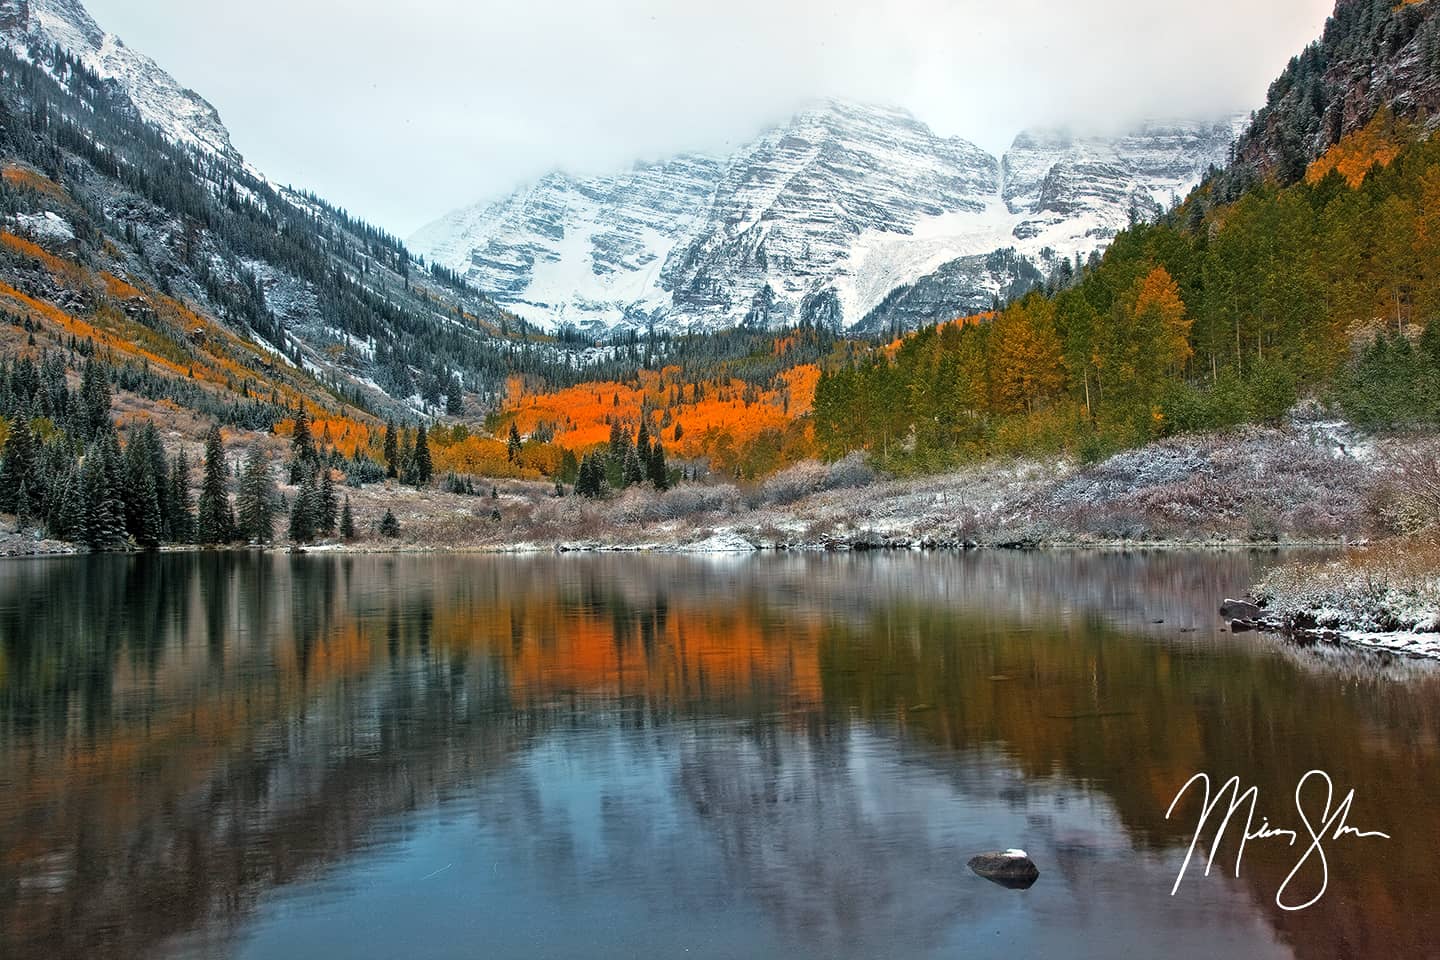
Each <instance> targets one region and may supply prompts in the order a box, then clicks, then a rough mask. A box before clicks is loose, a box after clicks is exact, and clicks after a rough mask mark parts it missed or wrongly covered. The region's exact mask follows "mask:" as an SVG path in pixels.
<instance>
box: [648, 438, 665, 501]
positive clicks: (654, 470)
mask: <svg viewBox="0 0 1440 960" xmlns="http://www.w3.org/2000/svg"><path fill="white" fill-rule="evenodd" d="M646 473H647V474H648V475H649V478H650V482H651V483H653V484H655V489H656V490H665V489H667V488H668V487H669V486H670V469H669V468H668V467H667V466H666V465H665V445H664V444H662V443H661V442H660V441H659V440H656V441H655V445H654V446H653V447H651V448H650V457H649V459H648V460H647V461H646Z"/></svg>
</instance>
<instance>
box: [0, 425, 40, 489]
mask: <svg viewBox="0 0 1440 960" xmlns="http://www.w3.org/2000/svg"><path fill="white" fill-rule="evenodd" d="M3 457H4V460H3V461H0V512H3V513H18V512H19V506H20V491H21V489H22V488H24V489H25V491H26V494H27V499H28V498H30V497H33V496H34V495H35V494H38V493H39V492H40V483H39V479H40V478H39V474H38V472H37V470H36V457H35V438H34V435H33V434H32V433H31V432H30V418H29V417H28V416H26V415H25V414H23V413H22V414H20V415H19V416H17V417H16V418H15V422H14V423H13V424H12V425H11V427H10V436H9V437H7V438H6V439H5V448H4V453H3Z"/></svg>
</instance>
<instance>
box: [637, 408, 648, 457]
mask: <svg viewBox="0 0 1440 960" xmlns="http://www.w3.org/2000/svg"><path fill="white" fill-rule="evenodd" d="M635 455H636V456H637V457H639V458H640V462H641V463H642V464H643V463H648V462H649V461H650V428H649V427H647V426H646V425H645V418H643V417H642V418H641V419H640V430H639V432H638V433H637V434H636V435H635Z"/></svg>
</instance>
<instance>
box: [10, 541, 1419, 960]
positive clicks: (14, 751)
mask: <svg viewBox="0 0 1440 960" xmlns="http://www.w3.org/2000/svg"><path fill="white" fill-rule="evenodd" d="M1267 562H1271V560H1270V559H1267V558H1265V557H1262V556H1259V555H1247V554H1237V553H1205V554H1185V553H1154V554H1080V553H1073V554H1070V553H1066V554H1055V555H1041V554H1012V553H985V554H978V555H969V556H955V555H911V554H902V555H886V556H802V557H784V556H782V557H759V558H744V559H726V560H707V559H687V558H647V557H637V556H623V557H549V556H547V557H534V558H512V557H464V558H446V557H410V556H401V557H339V558H336V557H324V556H296V557H289V556H258V555H245V554H237V555H173V556H161V557H149V558H140V557H136V558H126V557H96V558H72V559H62V560H46V561H12V562H8V563H5V564H3V565H0V956H3V957H6V958H11V957H15V958H29V957H70V956H75V957H79V956H107V957H108V956H114V957H145V956H154V955H157V954H174V955H183V956H231V955H241V956H255V957H290V956H293V957H315V956H336V957H367V956H373V957H393V956H407V957H431V956H436V957H438V956H476V955H490V956H561V957H568V956H585V957H609V956H617V957H618V956H636V955H642V954H650V955H655V956H672V955H676V954H680V953H684V952H686V951H688V952H689V953H688V955H691V956H702V957H703V956H713V957H757V956H814V957H833V956H838V957H871V956H893V955H907V956H953V955H956V954H958V953H961V952H963V953H965V954H967V955H982V956H984V955H1007V956H1012V955H1021V956H1030V955H1041V954H1044V953H1049V954H1051V955H1057V956H1084V955H1090V956H1097V957H1098V956H1113V955H1116V954H1121V953H1124V952H1126V951H1129V952H1131V953H1134V954H1136V955H1139V956H1147V955H1151V954H1153V953H1154V951H1155V949H1156V947H1157V945H1159V944H1164V945H1165V950H1166V954H1167V955H1169V956H1196V957H1200V956H1206V957H1210V956H1217V955H1220V956H1239V957H1250V956H1255V957H1268V956H1292V955H1293V956H1301V957H1332V956H1337V955H1345V956H1375V955H1382V954H1387V953H1389V954H1395V955H1399V956H1406V957H1410V956H1423V955H1427V954H1429V953H1431V952H1433V951H1434V950H1435V949H1436V948H1434V947H1433V946H1432V945H1431V939H1430V937H1429V934H1428V931H1429V930H1433V929H1434V927H1435V924H1436V922H1437V920H1440V870H1437V867H1436V866H1435V864H1434V863H1432V862H1431V861H1430V860H1429V859H1428V858H1429V856H1430V855H1433V853H1434V852H1435V851H1437V850H1440V821H1437V818H1436V817H1435V815H1434V809H1435V807H1434V804H1435V797H1437V796H1440V766H1437V764H1436V762H1435V761H1436V753H1437V732H1440V716H1437V707H1440V673H1437V672H1436V671H1435V670H1432V669H1430V668H1429V667H1428V666H1427V665H1426V664H1422V663H1414V662H1407V661H1401V660H1395V659H1393V658H1389V657H1380V656H1374V655H1362V654H1350V653H1344V652H1340V651H1334V650H1329V651H1305V650H1296V649H1294V648H1290V647H1287V646H1285V645H1284V644H1282V643H1280V642H1278V641H1272V640H1267V639H1263V638H1255V637H1241V638H1235V637H1231V636H1229V635H1225V634H1222V633H1221V632H1220V630H1219V626H1220V625H1219V623H1218V622H1217V618H1216V616H1215V613H1214V609H1215V606H1216V603H1217V601H1218V599H1219V598H1221V597H1222V596H1224V595H1225V594H1227V593H1236V592H1239V591H1241V590H1243V589H1244V587H1245V586H1246V585H1247V584H1248V583H1249V582H1251V580H1252V578H1253V577H1254V575H1255V573H1256V571H1257V570H1258V569H1260V568H1261V567H1263V565H1264V564H1266V563H1267ZM1312 767H1318V768H1321V769H1325V770H1327V771H1329V772H1330V773H1331V774H1332V776H1334V777H1335V779H1336V782H1337V784H1338V785H1339V786H1340V788H1341V790H1342V792H1343V791H1344V790H1347V789H1349V787H1350V786H1354V787H1356V792H1357V798H1356V806H1355V814H1356V815H1355V817H1354V818H1353V822H1356V823H1358V824H1360V825H1362V826H1364V827H1366V828H1368V829H1379V830H1384V831H1386V832H1388V833H1391V834H1392V835H1393V836H1394V837H1395V839H1394V840H1393V841H1389V842H1388V843H1387V842H1384V841H1380V843H1381V844H1384V845H1382V846H1375V845H1373V842H1371V841H1366V842H1351V843H1344V844H1342V843H1336V844H1333V845H1330V846H1327V849H1326V852H1327V856H1328V857H1329V866H1330V886H1329V892H1328V893H1327V894H1326V896H1325V898H1324V899H1323V900H1322V901H1321V902H1320V903H1319V904H1318V905H1317V906H1315V907H1313V908H1311V909H1310V910H1307V911H1304V912H1302V913H1298V914H1295V913H1285V912H1282V911H1280V910H1279V909H1277V908H1276V907H1275V906H1274V902H1273V899H1274V895H1275V890H1276V889H1277V887H1278V886H1279V884H1280V882H1281V880H1282V879H1283V878H1284V876H1285V874H1286V873H1287V872H1288V871H1289V869H1290V867H1291V865H1293V863H1294V861H1295V860H1296V859H1297V858H1298V853H1297V852H1295V851H1292V850H1290V849H1289V848H1287V847H1285V846H1284V845H1283V844H1276V843H1274V842H1271V843H1269V844H1264V845H1262V844H1255V843H1252V844H1251V846H1250V847H1248V848H1247V852H1246V857H1245V861H1244V868H1243V870H1242V873H1241V877H1240V879H1239V880H1238V881H1237V880H1235V879H1234V878H1233V877H1232V876H1230V874H1231V873H1232V872H1233V860H1232V859H1231V858H1230V857H1225V856H1222V857H1217V866H1216V870H1215V871H1214V872H1213V873H1212V875H1211V876H1210V877H1209V878H1204V877H1201V876H1200V874H1199V872H1198V870H1196V871H1194V872H1193V873H1192V874H1191V875H1189V876H1188V877H1187V879H1186V881H1185V884H1184V885H1183V886H1182V888H1181V890H1180V892H1179V894H1178V895H1176V896H1174V897H1171V896H1170V887H1171V884H1172V883H1173V882H1174V879H1175V874H1176V871H1177V870H1178V869H1179V866H1180V863H1181V861H1182V859H1183V856H1184V851H1185V847H1186V846H1187V845H1188V843H1189V839H1190V834H1191V832H1192V831H1193V827H1194V816H1193V813H1190V812H1187V814H1186V816H1185V817H1183V818H1177V819H1176V820H1173V821H1166V820H1165V818H1164V814H1165V809H1166V807H1167V806H1168V805H1169V803H1170V799H1171V798H1172V797H1173V796H1174V794H1175V792H1176V790H1178V789H1179V787H1180V785H1181V784H1183V783H1184V782H1185V780H1186V779H1188V778H1189V777H1190V776H1191V775H1192V774H1194V773H1196V772H1200V771H1208V772H1210V773H1212V774H1213V775H1217V776H1219V777H1222V778H1223V777H1228V776H1230V775H1231V774H1238V775H1239V776H1240V777H1241V779H1242V781H1243V782H1244V783H1245V784H1247V785H1248V784H1256V785H1258V786H1259V788H1260V791H1261V797H1262V803H1263V804H1264V806H1265V807H1266V811H1265V812H1267V813H1272V812H1273V814H1278V815H1279V817H1282V818H1283V817H1285V816H1287V815H1290V814H1291V813H1292V809H1293V808H1292V806H1291V804H1292V800H1291V796H1292V794H1293V791H1294V788H1295V781H1296V780H1297V779H1298V778H1299V776H1300V775H1301V774H1303V773H1304V772H1305V771H1306V770H1309V769H1311V768H1312ZM1191 809H1193V808H1191ZM1291 819H1292V820H1293V816H1292V817H1291ZM1012 845H1014V846H1023V847H1025V848H1026V849H1027V850H1028V851H1029V852H1030V854H1031V855H1032V856H1033V857H1034V858H1035V859H1036V860H1037V862H1038V863H1039V864H1040V868H1041V871H1042V876H1041V879H1040V882H1039V883H1037V884H1036V886H1035V887H1034V888H1032V889H1031V890H1029V891H1027V892H1025V893H1017V892H1014V891H1009V890H1005V889H1003V888H1000V887H997V886H994V885H992V884H989V883H987V882H986V881H984V880H981V879H980V878H978V877H976V876H974V875H973V874H971V873H970V872H969V871H968V869H967V868H966V866H965V863H966V861H967V860H968V858H969V857H970V856H971V855H972V854H974V853H976V852H979V851H981V850H986V849H992V848H996V847H1006V846H1012Z"/></svg>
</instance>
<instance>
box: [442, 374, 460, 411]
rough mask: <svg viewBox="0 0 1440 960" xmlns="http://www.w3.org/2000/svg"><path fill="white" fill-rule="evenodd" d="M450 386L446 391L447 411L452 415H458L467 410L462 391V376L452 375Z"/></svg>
mask: <svg viewBox="0 0 1440 960" xmlns="http://www.w3.org/2000/svg"><path fill="white" fill-rule="evenodd" d="M449 383H450V386H449V387H448V388H447V389H446V391H445V412H446V413H447V414H449V415H450V416H452V417H458V416H460V414H462V413H464V412H465V398H464V396H463V395H462V394H461V393H460V378H459V377H457V376H455V375H453V374H452V375H451V376H450V378H449Z"/></svg>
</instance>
